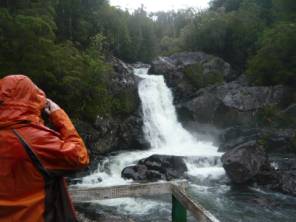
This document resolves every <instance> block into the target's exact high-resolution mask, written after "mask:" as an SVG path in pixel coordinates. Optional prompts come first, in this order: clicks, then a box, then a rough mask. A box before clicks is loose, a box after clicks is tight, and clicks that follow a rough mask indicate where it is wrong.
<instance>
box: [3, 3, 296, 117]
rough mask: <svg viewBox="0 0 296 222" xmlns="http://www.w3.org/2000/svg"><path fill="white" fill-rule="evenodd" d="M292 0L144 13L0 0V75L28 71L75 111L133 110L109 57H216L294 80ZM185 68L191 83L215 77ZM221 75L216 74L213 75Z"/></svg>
mask: <svg viewBox="0 0 296 222" xmlns="http://www.w3.org/2000/svg"><path fill="white" fill-rule="evenodd" d="M295 11H296V2H295V1H294V0H212V1H211V2H210V8H209V9H208V10H204V11H199V12H198V11H196V10H194V9H187V10H180V11H177V12H176V11H170V12H156V13H150V14H149V13H147V12H146V11H145V10H144V9H143V8H139V9H138V10H136V11H134V12H132V13H131V12H128V11H123V10H121V9H118V8H115V7H112V6H110V5H109V2H108V1H107V0H87V1H80V0H63V1H62V0H14V1H7V0H0V42H1V45H0V77H2V76H4V75H7V74H10V73H24V74H27V75H29V76H30V77H31V78H32V79H33V80H34V81H35V82H36V83H37V84H38V85H39V86H40V87H41V88H43V89H44V90H45V91H46V92H47V94H48V96H49V97H51V98H53V99H54V100H56V101H57V102H58V103H60V104H61V105H62V106H63V107H65V109H66V110H67V111H68V112H70V113H71V115H72V116H73V117H79V118H82V119H86V120H93V119H94V118H95V116H96V115H98V114H99V115H102V116H110V115H111V116H112V115H121V114H122V113H130V112H132V110H134V107H135V101H134V100H129V98H131V95H130V94H131V93H130V92H123V93H122V95H121V96H120V98H115V96H114V95H112V93H111V92H110V81H111V78H112V72H113V71H112V67H111V66H110V65H107V63H106V58H110V56H112V55H113V56H116V57H118V58H120V59H122V60H124V61H126V62H136V61H142V62H150V61H151V60H152V59H153V58H155V57H156V56H157V55H169V54H172V53H175V52H180V51H198V50H202V51H205V52H206V53H209V54H213V55H217V56H219V57H221V58H223V59H224V60H226V61H227V62H229V63H230V64H231V65H232V66H233V67H234V68H235V69H237V70H238V71H240V72H244V73H246V74H247V76H248V77H249V78H250V80H251V81H253V82H254V84H257V85H276V84H285V85H290V86H295V84H296V74H295V72H296V69H295V67H296V64H295V61H296V53H295V52H296V48H295V45H296V44H295V40H296V16H295ZM199 71H200V70H199V67H191V68H190V67H189V68H188V70H187V71H186V75H187V78H189V79H190V80H192V81H193V82H194V84H196V87H197V88H199V87H203V86H206V85H208V84H211V83H212V82H213V83H215V82H219V81H220V79H219V78H218V77H219V75H216V74H215V73H214V74H213V76H212V77H211V76H208V77H207V78H206V79H205V77H203V76H201V75H200V74H199V73H200V72H199ZM217 78H218V79H217Z"/></svg>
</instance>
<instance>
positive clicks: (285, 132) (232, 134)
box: [219, 127, 296, 154]
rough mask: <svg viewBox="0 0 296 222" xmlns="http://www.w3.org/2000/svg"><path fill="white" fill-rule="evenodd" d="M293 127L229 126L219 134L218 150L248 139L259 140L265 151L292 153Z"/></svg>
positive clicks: (231, 146)
mask: <svg viewBox="0 0 296 222" xmlns="http://www.w3.org/2000/svg"><path fill="white" fill-rule="evenodd" d="M295 136H296V131H295V130H294V129H276V128H244V127H230V128H228V129H226V130H224V132H223V133H221V135H220V141H219V142H220V145H219V151H220V152H226V151H229V150H232V149H234V148H235V147H237V146H239V145H240V144H243V143H246V142H248V141H254V140H257V141H260V143H261V144H262V146H263V147H264V149H265V150H266V152H268V153H273V154H276V153H278V154H283V153H293V152H295V150H294V146H295V144H294V138H295Z"/></svg>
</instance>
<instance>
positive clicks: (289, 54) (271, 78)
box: [247, 22, 296, 86]
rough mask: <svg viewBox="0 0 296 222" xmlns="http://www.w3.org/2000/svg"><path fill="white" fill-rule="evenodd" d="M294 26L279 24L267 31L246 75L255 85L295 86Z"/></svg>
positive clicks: (295, 27)
mask: <svg viewBox="0 0 296 222" xmlns="http://www.w3.org/2000/svg"><path fill="white" fill-rule="evenodd" d="M295 39H296V25H295V23H288V22H281V23H278V24H276V25H274V27H272V28H270V29H267V30H266V31H265V32H264V34H263V36H262V38H261V40H260V47H259V50H258V51H257V53H256V55H255V56H254V57H252V58H251V59H250V60H249V64H248V69H247V75H248V77H249V78H250V79H251V80H252V81H253V82H254V83H256V84H259V85H275V84H286V85H292V86H295V84H296V75H295V73H296V53H295V52H296V46H295Z"/></svg>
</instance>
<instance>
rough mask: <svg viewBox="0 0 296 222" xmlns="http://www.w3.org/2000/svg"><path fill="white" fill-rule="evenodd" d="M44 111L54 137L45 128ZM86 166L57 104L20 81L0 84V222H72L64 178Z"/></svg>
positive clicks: (76, 137) (78, 143) (80, 143)
mask: <svg viewBox="0 0 296 222" xmlns="http://www.w3.org/2000/svg"><path fill="white" fill-rule="evenodd" d="M44 109H45V111H46V112H47V113H48V115H49V119H50V120H51V122H52V123H53V125H54V126H55V128H56V130H57V131H53V130H51V129H49V128H47V127H46V126H45V125H44V123H43V121H42V119H41V113H42V111H43V110H44ZM88 164H89V157H88V153H87V150H86V148H85V145H84V143H83V141H82V139H81V138H80V136H79V135H78V133H77V131H76V129H75V128H74V126H73V124H72V123H71V121H70V119H69V117H68V115H67V114H66V113H65V112H64V111H63V110H62V109H61V108H60V107H59V106H58V105H57V104H55V103H54V102H53V101H51V100H49V99H46V95H45V93H44V92H43V91H42V90H40V89H39V88H38V87H37V86H36V85H35V84H34V83H33V82H32V81H31V80H30V79H29V78H28V77H26V76H24V75H10V76H6V77H4V78H3V79H0V222H74V221H77V219H76V217H75V214H74V208H73V205H72V203H71V200H70V198H69V195H68V192H67V189H66V183H65V180H64V178H63V175H65V173H68V172H70V171H73V170H78V169H81V168H84V167H85V166H87V165H88Z"/></svg>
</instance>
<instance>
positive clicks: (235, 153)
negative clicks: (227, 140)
mask: <svg viewBox="0 0 296 222" xmlns="http://www.w3.org/2000/svg"><path fill="white" fill-rule="evenodd" d="M222 163H223V167H224V169H225V171H226V174H227V175H228V177H229V178H230V179H231V181H232V182H234V183H237V184H241V183H246V182H248V181H250V180H251V179H252V178H254V177H255V176H256V175H257V174H258V173H259V172H260V170H261V169H262V168H263V167H265V166H266V165H268V162H267V155H266V153H265V151H264V149H263V147H262V146H260V145H258V143H257V141H252V142H248V143H245V144H241V145H240V146H238V147H236V148H235V149H233V150H230V151H228V152H226V153H225V154H224V155H223V156H222Z"/></svg>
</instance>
